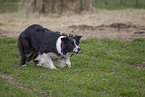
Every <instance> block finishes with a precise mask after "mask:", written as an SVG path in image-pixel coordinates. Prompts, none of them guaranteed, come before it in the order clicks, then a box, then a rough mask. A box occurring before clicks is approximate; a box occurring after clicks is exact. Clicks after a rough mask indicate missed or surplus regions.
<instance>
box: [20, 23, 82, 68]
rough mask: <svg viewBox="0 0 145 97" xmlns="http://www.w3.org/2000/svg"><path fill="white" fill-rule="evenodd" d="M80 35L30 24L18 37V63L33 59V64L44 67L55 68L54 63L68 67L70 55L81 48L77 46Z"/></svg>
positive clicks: (22, 63) (21, 63)
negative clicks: (70, 34)
mask: <svg viewBox="0 0 145 97" xmlns="http://www.w3.org/2000/svg"><path fill="white" fill-rule="evenodd" d="M81 37H82V36H77V35H76V36H67V35H65V34H60V33H59V32H53V31H51V30H48V29H46V28H43V27H42V26H40V25H37V24H34V25H31V26H29V27H28V28H26V29H25V30H24V31H23V32H22V33H21V34H20V36H19V39H18V48H19V51H20V55H21V62H20V65H22V66H26V63H27V62H29V61H30V60H32V59H33V61H34V63H35V65H37V66H43V67H45V68H50V69H57V68H56V67H55V65H56V66H58V67H60V68H63V67H64V66H67V67H69V68H70V67H71V62H70V57H71V56H72V55H73V54H78V53H79V51H80V50H81V49H80V47H79V46H78V44H79V40H80V39H81ZM54 64H55V65H54Z"/></svg>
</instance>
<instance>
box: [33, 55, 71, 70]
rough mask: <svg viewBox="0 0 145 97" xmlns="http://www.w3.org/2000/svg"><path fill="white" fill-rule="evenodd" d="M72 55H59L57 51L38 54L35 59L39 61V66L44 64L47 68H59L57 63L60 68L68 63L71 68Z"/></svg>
mask: <svg viewBox="0 0 145 97" xmlns="http://www.w3.org/2000/svg"><path fill="white" fill-rule="evenodd" d="M70 56H71V53H68V54H66V55H65V56H58V55H56V54H55V53H43V54H40V55H38V57H37V58H36V59H35V60H38V61H39V63H38V64H37V65H38V66H43V67H45V68H50V69H57V68H56V67H55V65H56V66H58V67H60V68H63V67H65V66H66V65H67V66H68V67H69V68H70V67H71V62H70ZM54 64H55V65H54Z"/></svg>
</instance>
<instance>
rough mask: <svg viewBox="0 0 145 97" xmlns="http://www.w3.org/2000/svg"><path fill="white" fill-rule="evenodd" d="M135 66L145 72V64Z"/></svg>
mask: <svg viewBox="0 0 145 97" xmlns="http://www.w3.org/2000/svg"><path fill="white" fill-rule="evenodd" d="M135 66H137V67H138V69H144V70H145V62H143V63H142V64H136V65H135Z"/></svg>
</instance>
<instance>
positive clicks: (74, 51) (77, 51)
mask: <svg viewBox="0 0 145 97" xmlns="http://www.w3.org/2000/svg"><path fill="white" fill-rule="evenodd" d="M80 50H81V48H80V47H79V46H77V47H75V48H74V50H73V53H76V54H78V53H79V52H80Z"/></svg>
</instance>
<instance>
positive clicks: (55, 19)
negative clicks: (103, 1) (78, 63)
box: [0, 9, 145, 38]
mask: <svg viewBox="0 0 145 97" xmlns="http://www.w3.org/2000/svg"><path fill="white" fill-rule="evenodd" d="M144 17H145V10H134V9H126V10H113V11H108V10H97V11H96V12H94V13H87V12H83V13H81V14H74V13H71V12H68V13H65V14H63V15H62V16H59V15H58V14H49V15H44V14H43V15H42V14H38V13H35V14H23V12H18V13H5V14H0V29H1V30H4V31H6V32H8V33H4V34H8V35H9V36H10V37H18V35H19V34H20V32H22V31H23V30H24V29H25V28H26V27H28V26H29V25H31V24H35V23H36V24H40V25H42V26H44V27H46V28H48V29H51V30H53V31H60V32H62V33H64V32H65V33H72V30H71V29H69V28H68V27H69V26H72V25H82V24H85V25H91V26H98V25H102V24H105V25H108V24H112V23H120V22H121V23H126V24H133V25H145V19H144ZM88 33H89V32H84V35H83V36H84V38H88V37H94V36H95V35H97V34H96V32H93V34H92V33H90V34H88ZM75 34H83V33H82V32H81V33H79V32H77V33H75ZM86 34H87V35H86ZM100 37H101V35H100Z"/></svg>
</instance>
